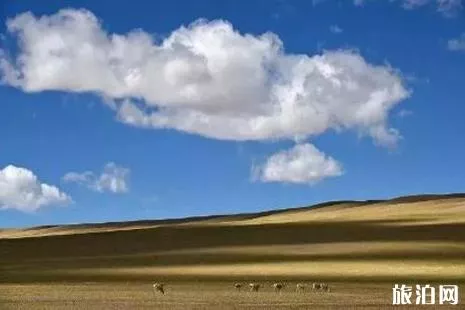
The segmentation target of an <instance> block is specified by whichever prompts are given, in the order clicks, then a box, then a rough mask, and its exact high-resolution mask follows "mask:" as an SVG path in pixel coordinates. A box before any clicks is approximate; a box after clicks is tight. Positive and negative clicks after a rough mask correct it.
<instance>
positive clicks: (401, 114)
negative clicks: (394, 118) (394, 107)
mask: <svg viewBox="0 0 465 310" xmlns="http://www.w3.org/2000/svg"><path fill="white" fill-rule="evenodd" d="M412 114H413V112H412V111H410V110H405V109H402V110H400V111H399V113H398V114H397V115H398V116H399V117H401V118H404V117H407V116H410V115H412Z"/></svg>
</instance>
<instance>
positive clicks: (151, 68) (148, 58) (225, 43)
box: [2, 9, 409, 144]
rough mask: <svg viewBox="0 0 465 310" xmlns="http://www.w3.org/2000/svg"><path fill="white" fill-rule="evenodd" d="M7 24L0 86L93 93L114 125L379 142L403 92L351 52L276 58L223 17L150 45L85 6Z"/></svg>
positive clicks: (268, 38)
mask: <svg viewBox="0 0 465 310" xmlns="http://www.w3.org/2000/svg"><path fill="white" fill-rule="evenodd" d="M7 26H8V30H9V32H10V33H14V34H16V35H17V36H18V39H19V42H20V54H19V55H18V57H16V59H14V60H7V59H6V58H3V59H2V69H3V78H4V80H5V82H7V83H8V84H10V85H13V86H16V87H18V88H21V89H23V90H24V91H26V92H39V91H43V90H63V91H70V92H84V91H89V92H95V93H97V94H100V95H102V96H105V97H107V98H111V99H114V101H115V102H116V103H117V104H116V109H117V110H118V111H117V113H118V118H119V119H120V120H121V121H122V122H125V123H128V124H131V125H134V126H141V127H152V128H173V129H177V130H180V131H185V132H190V133H194V134H199V135H203V136H206V137H210V138H216V139H224V140H266V139H299V138H304V137H309V136H312V135H318V134H321V133H322V132H324V131H326V130H328V129H335V130H342V129H353V130H356V131H357V132H361V133H363V134H367V135H372V134H371V133H372V132H373V131H374V130H375V129H376V130H383V131H384V132H386V133H387V134H388V135H389V134H390V133H392V132H393V131H392V130H391V129H390V128H388V124H387V120H388V114H389V112H390V110H391V109H392V108H393V107H394V106H395V105H397V104H398V103H399V102H401V101H402V100H403V99H405V98H407V97H408V96H409V92H408V91H407V90H406V89H405V87H404V85H403V80H402V78H401V76H400V75H399V74H398V73H397V72H395V70H393V69H392V68H390V67H387V66H376V65H372V64H369V63H367V62H366V61H365V60H364V59H363V57H362V56H360V55H359V54H358V53H356V52H353V51H349V50H336V51H325V52H323V53H322V54H321V55H313V56H308V55H303V54H286V53H285V52H284V49H283V43H282V42H281V41H280V39H279V38H278V37H277V36H276V35H274V34H272V33H265V34H262V35H252V34H241V33H239V32H238V31H235V30H234V29H233V27H232V25H231V24H229V23H228V22H226V21H222V20H216V21H211V22H206V21H197V22H195V23H193V24H191V25H189V26H187V27H180V28H179V29H177V30H175V31H173V32H172V33H171V35H170V36H169V37H167V38H166V39H165V40H163V42H161V43H160V44H158V45H157V44H155V43H154V41H153V39H152V37H151V36H150V35H149V34H148V33H145V32H143V31H142V30H137V31H133V32H130V33H128V34H125V35H119V34H108V33H106V32H105V31H104V30H103V29H102V28H101V25H100V23H99V21H98V20H97V18H96V17H95V16H94V15H93V14H92V13H91V12H89V11H86V10H71V9H68V10H62V11H59V12H58V13H57V14H55V15H51V16H42V17H40V18H37V17H35V16H33V15H32V14H31V13H24V14H21V15H19V16H17V17H15V18H13V19H9V20H8V22H7ZM135 98H136V99H138V100H139V105H136V104H134V103H133V102H132V100H133V99H135ZM380 128H381V129H380ZM372 137H373V138H375V139H378V138H379V135H378V136H374V135H372ZM388 140H389V141H388V142H389V143H390V142H392V141H396V140H397V137H396V136H389V137H388ZM377 142H378V143H381V144H383V143H385V142H386V141H377Z"/></svg>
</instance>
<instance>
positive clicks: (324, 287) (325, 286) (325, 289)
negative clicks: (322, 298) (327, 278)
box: [320, 283, 331, 292]
mask: <svg viewBox="0 0 465 310" xmlns="http://www.w3.org/2000/svg"><path fill="white" fill-rule="evenodd" d="M320 288H321V289H322V290H323V291H326V292H329V291H331V290H330V288H329V287H328V284H326V283H320Z"/></svg>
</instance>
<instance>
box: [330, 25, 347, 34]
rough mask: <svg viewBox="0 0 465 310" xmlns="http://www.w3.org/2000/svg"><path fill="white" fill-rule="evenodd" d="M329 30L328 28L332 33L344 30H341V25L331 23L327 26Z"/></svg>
mask: <svg viewBox="0 0 465 310" xmlns="http://www.w3.org/2000/svg"><path fill="white" fill-rule="evenodd" d="M329 30H330V31H331V32H332V33H336V34H338V33H342V32H343V31H344V30H343V29H342V28H341V27H339V26H338V25H331V26H330V27H329Z"/></svg>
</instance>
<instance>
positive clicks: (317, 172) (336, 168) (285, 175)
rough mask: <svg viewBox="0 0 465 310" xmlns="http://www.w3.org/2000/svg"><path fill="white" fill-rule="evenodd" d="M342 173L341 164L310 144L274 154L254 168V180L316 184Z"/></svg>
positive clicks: (299, 145) (298, 145)
mask: <svg viewBox="0 0 465 310" xmlns="http://www.w3.org/2000/svg"><path fill="white" fill-rule="evenodd" d="M342 173H343V169H342V166H341V164H339V163H338V162H337V161H336V160H334V159H333V158H332V157H330V156H326V155H325V154H324V153H323V152H321V151H319V150H318V149H317V148H316V147H315V146H313V145H312V144H308V143H306V144H297V145H296V146H294V147H293V148H291V149H289V150H286V151H280V152H278V153H276V154H273V155H272V156H270V157H269V158H268V159H267V160H266V162H265V163H264V164H262V165H259V166H257V167H254V168H253V178H254V179H258V180H260V181H262V182H285V183H302V184H305V183H306V184H315V183H317V182H319V181H321V180H323V179H325V178H328V177H336V176H340V175H342Z"/></svg>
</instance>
